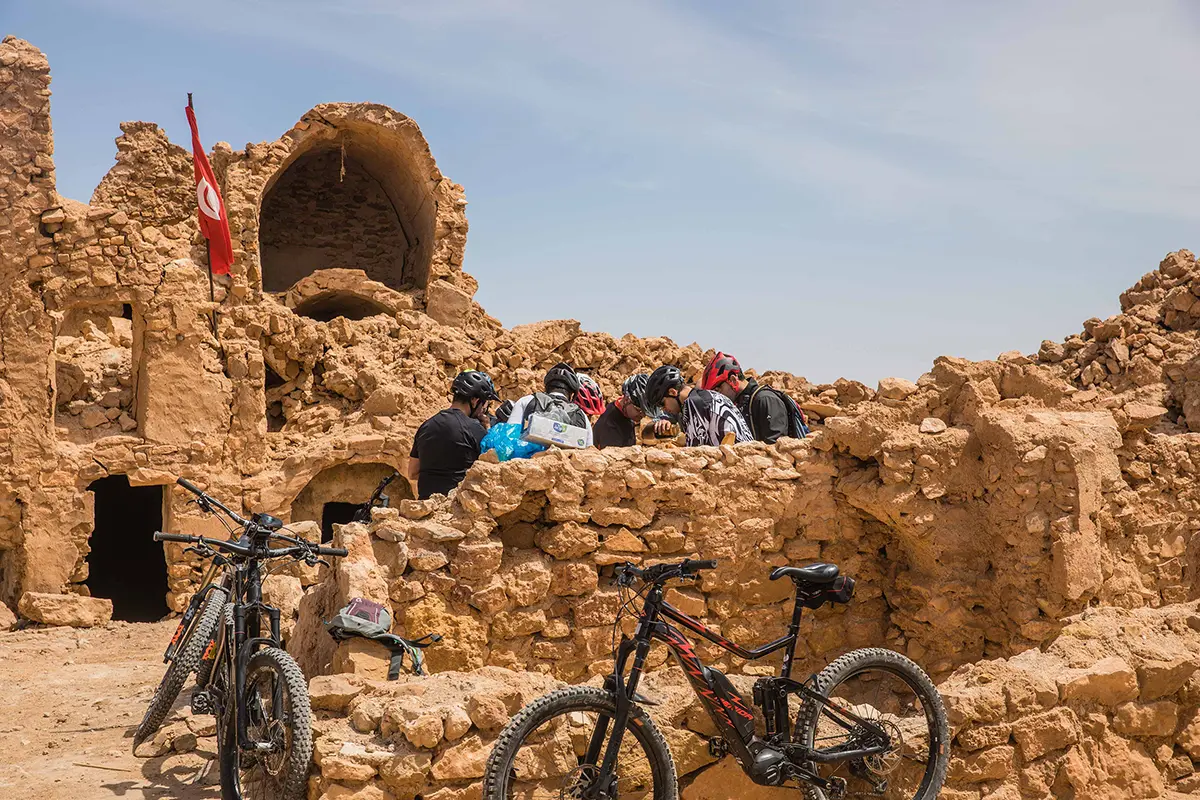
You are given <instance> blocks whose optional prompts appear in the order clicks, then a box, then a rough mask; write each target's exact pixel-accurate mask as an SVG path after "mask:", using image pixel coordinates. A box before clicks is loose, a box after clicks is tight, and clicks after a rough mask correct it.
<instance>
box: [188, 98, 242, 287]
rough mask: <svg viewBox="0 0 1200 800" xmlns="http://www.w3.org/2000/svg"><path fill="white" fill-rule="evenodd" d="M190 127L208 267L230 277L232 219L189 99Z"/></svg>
mask: <svg viewBox="0 0 1200 800" xmlns="http://www.w3.org/2000/svg"><path fill="white" fill-rule="evenodd" d="M187 118H188V124H189V125H191V126H192V164H193V165H194V166H195V168H196V202H197V203H198V204H199V206H200V232H201V233H203V234H204V238H206V239H208V268H209V270H210V271H212V273H213V274H214V275H228V274H229V268H230V267H231V266H233V242H232V241H231V240H230V238H229V217H228V216H226V215H225V202H224V201H223V200H222V199H221V192H220V191H219V190H218V189H217V177H216V176H215V175H213V171H212V167H211V166H209V163H208V156H206V155H204V148H203V147H202V146H201V144H200V131H198V130H196V114H195V112H193V111H192V106H191V96H190V95H189V96H188V107H187Z"/></svg>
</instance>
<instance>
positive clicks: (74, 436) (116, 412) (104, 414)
mask: <svg viewBox="0 0 1200 800" xmlns="http://www.w3.org/2000/svg"><path fill="white" fill-rule="evenodd" d="M134 331H135V321H134V319H133V307H132V306H131V305H130V304H128V303H113V304H111V305H90V306H75V307H73V308H69V309H67V311H66V312H65V314H64V315H63V318H62V321H61V322H60V323H59V326H58V331H57V332H56V333H55V336H54V424H55V425H56V426H57V427H60V428H64V429H65V430H66V433H67V438H68V439H70V440H71V441H77V442H90V441H92V440H94V439H99V438H101V437H103V436H112V435H114V434H120V433H133V432H135V431H136V430H137V413H136V411H135V399H136V397H137V392H136V389H135V386H134V375H135V374H136V370H135V364H134V362H135V360H136V355H137V353H136V348H135V339H134Z"/></svg>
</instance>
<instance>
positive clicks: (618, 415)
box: [592, 373, 669, 447]
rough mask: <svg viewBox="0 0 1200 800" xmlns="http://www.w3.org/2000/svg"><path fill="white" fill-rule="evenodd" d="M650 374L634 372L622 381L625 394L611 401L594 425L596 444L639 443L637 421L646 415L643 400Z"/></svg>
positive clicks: (613, 445)
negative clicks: (636, 373) (635, 373)
mask: <svg viewBox="0 0 1200 800" xmlns="http://www.w3.org/2000/svg"><path fill="white" fill-rule="evenodd" d="M647 377H648V376H647V375H646V374H645V373H640V374H638V375H631V376H629V377H628V378H626V379H625V383H623V384H621V396H620V397H618V398H617V399H616V400H614V401H613V402H611V403H609V404H608V407H607V408H605V409H604V413H603V414H601V415H600V419H598V420H596V423H595V424H594V425H592V435H593V438H594V440H595V443H596V447H633V445H635V444H637V423H638V422H639V421H640V420H641V419H642V417H644V416H646V410H645V409H644V408H642V403H643V401H644V395H645V391H646V378H647ZM668 424H669V423H668Z"/></svg>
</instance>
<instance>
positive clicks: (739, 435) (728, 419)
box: [679, 389, 753, 447]
mask: <svg viewBox="0 0 1200 800" xmlns="http://www.w3.org/2000/svg"><path fill="white" fill-rule="evenodd" d="M679 422H680V424H679V427H681V428H683V431H684V433H686V434H687V446H688V447H696V446H698V445H705V444H714V445H715V444H720V443H721V440H722V439H723V438H725V434H726V433H732V434H733V435H734V441H736V442H749V441H751V440H752V439H753V437H752V436H751V435H750V426H748V425H747V424H746V421H745V420H744V419H742V414H741V412H740V411H738V410H737V406H735V405H734V404H733V403H732V402H730V400H729V398H727V397H725V395H723V394H719V393H717V392H710V391H708V390H706V389H692V391H691V392H690V393H689V394H688V397H687V400H685V401H684V402H683V409H682V412H681V414H680V421H679Z"/></svg>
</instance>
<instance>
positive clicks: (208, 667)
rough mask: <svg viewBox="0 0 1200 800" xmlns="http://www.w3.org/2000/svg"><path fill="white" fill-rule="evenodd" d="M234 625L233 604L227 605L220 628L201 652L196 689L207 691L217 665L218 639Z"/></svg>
mask: <svg viewBox="0 0 1200 800" xmlns="http://www.w3.org/2000/svg"><path fill="white" fill-rule="evenodd" d="M232 624H233V604H232V603H226V604H225V607H224V609H222V612H221V621H220V623H219V626H220V627H218V628H214V629H213V632H212V635H211V636H209V637H208V644H206V645H205V646H204V649H203V650H201V651H200V664H199V666H197V667H196V688H197V689H207V688H208V682H209V680H210V679H211V678H212V673H213V667H214V666H215V665H216V663H217V639H218V637H219V636H220V635H221V630H222V629H224V628H228V627H229V626H230V625H232Z"/></svg>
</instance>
